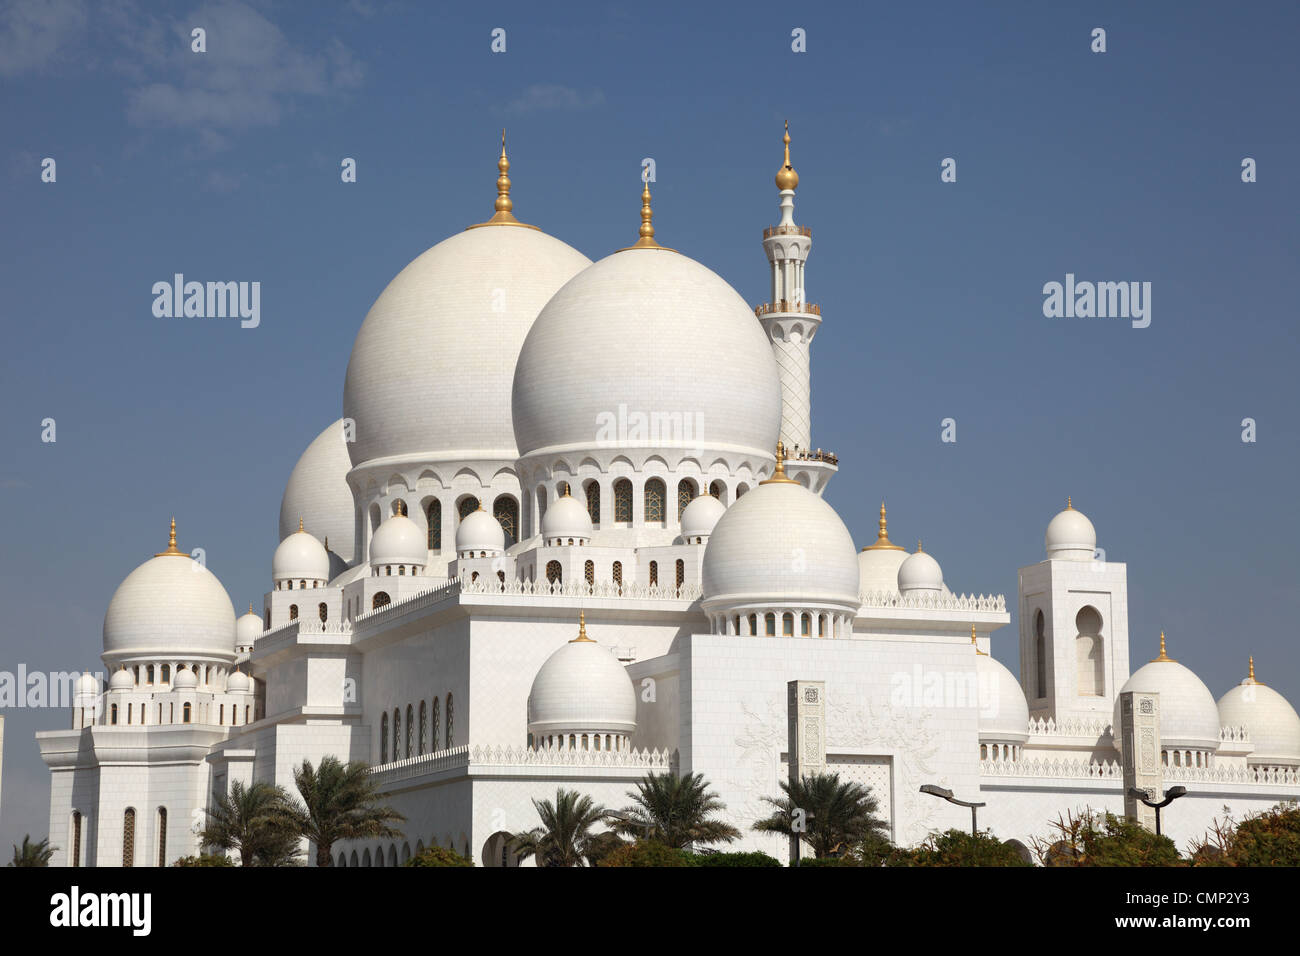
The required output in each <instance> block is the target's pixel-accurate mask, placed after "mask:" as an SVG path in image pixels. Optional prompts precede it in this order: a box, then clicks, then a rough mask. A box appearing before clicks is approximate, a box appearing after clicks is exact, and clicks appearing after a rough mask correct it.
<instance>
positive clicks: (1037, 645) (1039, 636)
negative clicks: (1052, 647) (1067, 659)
mask: <svg viewBox="0 0 1300 956" xmlns="http://www.w3.org/2000/svg"><path fill="white" fill-rule="evenodd" d="M1046 628H1047V625H1046V622H1045V620H1044V618H1043V612H1042V611H1041V610H1040V611H1039V612H1038V613H1037V614H1035V615H1034V665H1035V668H1036V669H1037V674H1036V675H1035V676H1036V677H1037V678H1038V694H1037V696H1038V698H1039V699H1042V698H1044V697H1046V696H1047V630H1046Z"/></svg>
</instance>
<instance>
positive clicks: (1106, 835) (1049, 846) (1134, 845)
mask: <svg viewBox="0 0 1300 956" xmlns="http://www.w3.org/2000/svg"><path fill="white" fill-rule="evenodd" d="M1052 828H1053V829H1054V830H1056V831H1057V833H1056V839H1054V840H1049V839H1035V840H1034V852H1035V853H1036V854H1037V855H1038V860H1039V862H1040V863H1042V864H1043V865H1044V866H1181V865H1183V864H1184V861H1183V859H1182V857H1180V856H1179V855H1178V847H1177V846H1175V845H1174V841H1173V840H1171V839H1169V837H1167V836H1156V835H1155V834H1154V833H1152V832H1151V831H1150V830H1148V829H1147V828H1146V827H1144V826H1142V825H1141V824H1140V823H1138V822H1137V821H1136V820H1129V819H1127V818H1121V817H1117V816H1115V815H1114V814H1113V813H1107V814H1105V815H1104V816H1103V815H1101V814H1097V813H1093V812H1090V811H1085V812H1084V813H1082V814H1079V815H1078V816H1076V815H1075V814H1074V813H1073V812H1071V813H1068V814H1067V815H1066V816H1065V817H1062V818H1059V819H1058V820H1057V821H1056V822H1055V823H1053V824H1052Z"/></svg>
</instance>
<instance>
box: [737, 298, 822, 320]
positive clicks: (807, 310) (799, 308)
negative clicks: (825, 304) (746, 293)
mask: <svg viewBox="0 0 1300 956" xmlns="http://www.w3.org/2000/svg"><path fill="white" fill-rule="evenodd" d="M782 312H790V313H801V314H803V315H821V314H822V307H821V306H820V305H817V304H815V303H812V302H791V301H790V300H789V299H782V300H780V301H779V302H764V303H763V304H762V305H756V306H754V314H755V315H759V316H762V315H772V314H774V313H782Z"/></svg>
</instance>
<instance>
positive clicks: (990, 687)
mask: <svg viewBox="0 0 1300 956" xmlns="http://www.w3.org/2000/svg"><path fill="white" fill-rule="evenodd" d="M975 677H976V679H977V681H978V683H979V695H980V713H979V735H980V739H981V740H985V739H988V740H1007V739H1013V740H1018V741H1019V742H1020V743H1024V742H1025V741H1026V740H1028V739H1029V704H1028V702H1027V701H1026V700H1025V692H1024V690H1023V689H1022V688H1021V686H1020V681H1018V680H1016V677H1015V675H1014V674H1012V673H1011V671H1009V670H1007V668H1006V667H1005V666H1003V664H1002V662H1001V661H999V660H996V659H995V658H993V657H990V656H989V655H988V654H985V653H983V652H980V653H979V654H978V655H976V658H975Z"/></svg>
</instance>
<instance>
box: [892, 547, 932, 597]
mask: <svg viewBox="0 0 1300 956" xmlns="http://www.w3.org/2000/svg"><path fill="white" fill-rule="evenodd" d="M898 590H899V592H900V593H902V594H907V593H909V592H911V591H936V592H937V591H942V590H943V569H942V568H941V567H939V562H938V561H936V560H935V559H934V558H932V557H930V556H929V555H928V554H926V553H925V552H924V551H922V550H921V546H920V544H917V546H916V553H915V554H910V555H908V556H907V559H906V560H904V561H903V563H902V564H900V565H899V566H898Z"/></svg>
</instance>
